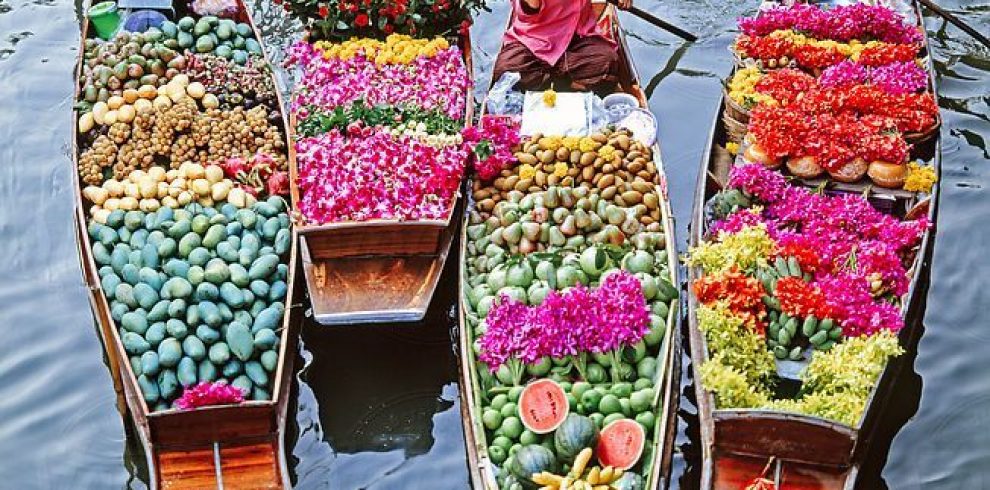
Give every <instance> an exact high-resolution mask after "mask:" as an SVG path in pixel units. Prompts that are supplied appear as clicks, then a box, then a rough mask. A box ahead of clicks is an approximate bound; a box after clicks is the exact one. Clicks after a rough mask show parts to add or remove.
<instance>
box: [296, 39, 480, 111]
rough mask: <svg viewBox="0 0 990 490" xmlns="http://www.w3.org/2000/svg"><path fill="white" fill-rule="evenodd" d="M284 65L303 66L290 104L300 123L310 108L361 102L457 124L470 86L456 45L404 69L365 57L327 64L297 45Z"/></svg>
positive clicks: (326, 108)
mask: <svg viewBox="0 0 990 490" xmlns="http://www.w3.org/2000/svg"><path fill="white" fill-rule="evenodd" d="M288 63H289V64H296V65H298V66H300V67H302V74H301V76H300V80H299V82H298V83H297V85H296V88H295V95H294V98H293V101H292V111H293V112H294V113H295V114H296V117H297V118H299V119H304V118H306V117H307V116H308V115H309V112H310V110H312V108H315V109H317V110H320V111H324V112H330V111H332V110H333V109H334V108H336V107H340V106H345V105H350V104H351V103H353V102H355V101H358V100H361V101H364V103H365V104H367V105H368V106H369V107H373V106H377V105H396V106H398V105H407V104H412V105H415V106H418V107H420V108H422V109H425V110H434V109H437V110H441V111H443V113H444V114H446V115H447V116H449V117H450V118H452V119H455V120H458V121H460V120H463V119H464V113H465V108H466V104H467V91H468V88H469V87H470V86H471V83H472V81H471V75H470V74H469V73H468V72H467V68H466V67H465V66H464V59H463V56H462V55H461V51H460V49H459V48H458V47H456V46H451V47H450V48H447V49H443V50H440V51H439V52H438V53H437V55H436V56H432V57H426V56H420V57H417V58H416V59H414V60H413V61H412V63H410V64H408V65H404V64H385V65H378V64H376V63H375V61H374V60H369V59H368V58H367V57H365V56H364V55H363V54H359V55H357V56H354V57H353V58H350V59H348V60H342V59H340V58H336V57H334V58H331V59H329V60H326V59H324V58H323V57H322V56H321V55H320V51H318V50H317V49H316V48H314V47H313V46H312V45H311V44H309V43H306V42H299V43H296V45H295V46H293V47H292V48H291V49H290V57H289V62H288Z"/></svg>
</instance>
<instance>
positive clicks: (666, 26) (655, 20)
mask: <svg viewBox="0 0 990 490" xmlns="http://www.w3.org/2000/svg"><path fill="white" fill-rule="evenodd" d="M607 1H608V3H611V4H612V5H616V6H618V5H619V1H618V0H607ZM626 12H629V13H630V14H633V15H635V16H636V17H639V18H640V19H643V20H645V21H647V22H649V23H650V24H653V25H655V26H657V27H659V28H661V29H663V30H665V31H668V32H670V33H672V34H675V35H677V36H679V37H681V38H683V39H684V40H686V41H691V42H694V41H697V40H698V36H695V35H694V34H691V33H690V32H688V31H685V30H684V29H681V28H680V27H677V26H675V25H674V24H671V23H670V22H667V21H665V20H663V19H661V18H659V17H657V16H655V15H653V14H651V13H649V12H647V11H645V10H643V9H641V8H639V7H635V6H634V7H629V9H628V10H626Z"/></svg>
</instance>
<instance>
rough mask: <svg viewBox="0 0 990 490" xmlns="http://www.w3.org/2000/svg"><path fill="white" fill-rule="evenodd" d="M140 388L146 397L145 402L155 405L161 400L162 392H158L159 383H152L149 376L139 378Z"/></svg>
mask: <svg viewBox="0 0 990 490" xmlns="http://www.w3.org/2000/svg"><path fill="white" fill-rule="evenodd" d="M137 382H138V387H139V388H141V394H142V395H143V396H144V401H146V402H148V403H155V402H157V401H158V399H159V398H161V392H160V391H159V390H158V383H156V382H154V381H152V380H151V379H150V378H148V376H146V375H144V374H142V375H140V376H138V380H137Z"/></svg>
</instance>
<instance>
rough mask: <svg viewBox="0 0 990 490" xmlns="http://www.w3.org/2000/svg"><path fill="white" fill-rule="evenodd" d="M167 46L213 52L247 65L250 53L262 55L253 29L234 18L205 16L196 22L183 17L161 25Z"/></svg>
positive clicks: (190, 18) (196, 51) (199, 51)
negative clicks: (235, 20)
mask: <svg viewBox="0 0 990 490" xmlns="http://www.w3.org/2000/svg"><path fill="white" fill-rule="evenodd" d="M160 29H161V32H162V34H164V36H165V41H164V44H165V46H168V47H173V46H174V48H175V49H179V50H183V49H188V50H190V51H193V52H195V53H212V54H215V55H217V56H219V57H221V58H224V59H228V60H233V61H234V62H235V63H237V64H238V65H244V64H246V63H247V61H248V56H249V55H250V54H259V55H260V54H261V45H260V44H259V43H258V41H257V40H256V39H254V33H253V31H252V30H251V26H250V25H248V24H245V23H243V22H241V23H238V22H234V21H233V20H231V19H220V18H218V17H214V16H212V15H206V16H203V17H201V18H199V19H198V20H197V19H194V18H192V17H183V18H181V19H179V20H178V22H171V21H166V22H164V23H162V25H161V28H160Z"/></svg>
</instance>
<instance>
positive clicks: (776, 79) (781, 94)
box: [753, 68, 817, 106]
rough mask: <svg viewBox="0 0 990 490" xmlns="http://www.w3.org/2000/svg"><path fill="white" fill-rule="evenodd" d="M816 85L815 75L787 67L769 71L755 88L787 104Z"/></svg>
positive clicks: (782, 103)
mask: <svg viewBox="0 0 990 490" xmlns="http://www.w3.org/2000/svg"><path fill="white" fill-rule="evenodd" d="M816 85H817V82H815V77H812V76H811V75H808V74H807V73H805V72H803V71H800V70H794V69H791V68H785V69H783V70H776V71H773V72H770V73H767V74H766V75H764V76H763V78H761V79H760V81H758V82H756V85H755V86H754V87H753V88H754V89H756V91H757V92H759V93H761V94H766V95H769V96H770V97H773V99H774V100H776V101H777V102H779V103H780V105H784V106H786V105H790V104H791V103H793V102H795V100H796V99H797V98H799V97H800V96H801V94H802V93H804V92H807V91H809V90H811V89H812V88H814V87H815V86H816Z"/></svg>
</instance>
